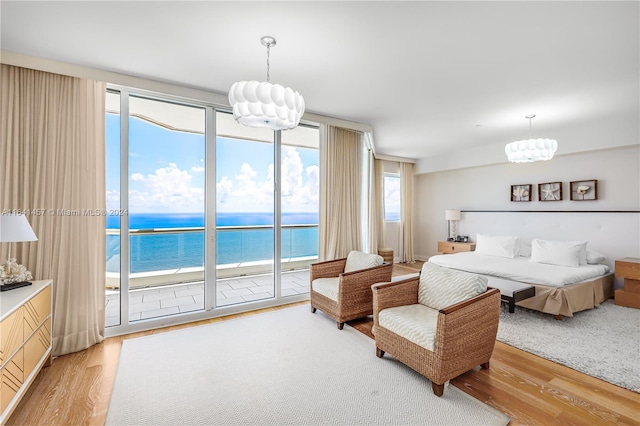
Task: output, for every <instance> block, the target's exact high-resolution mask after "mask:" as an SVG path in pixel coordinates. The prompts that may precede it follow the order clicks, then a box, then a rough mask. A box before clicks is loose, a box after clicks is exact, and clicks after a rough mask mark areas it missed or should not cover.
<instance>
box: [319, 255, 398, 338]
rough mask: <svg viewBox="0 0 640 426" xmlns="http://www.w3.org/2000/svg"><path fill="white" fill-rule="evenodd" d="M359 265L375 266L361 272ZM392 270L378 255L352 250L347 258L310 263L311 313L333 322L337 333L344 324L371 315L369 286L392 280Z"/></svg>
mask: <svg viewBox="0 0 640 426" xmlns="http://www.w3.org/2000/svg"><path fill="white" fill-rule="evenodd" d="M358 265H359V266H363V265H376V266H370V267H367V268H364V269H360V268H359V267H358ZM345 268H346V272H345ZM354 268H356V269H355V270H354ZM392 269H393V265H391V264H390V263H384V262H383V260H382V257H381V256H378V255H370V254H365V253H361V252H354V251H352V252H351V253H349V256H348V257H347V258H343V259H336V260H328V261H325V262H318V263H314V264H312V265H311V274H310V275H311V277H310V302H311V312H313V313H315V311H316V309H320V310H321V311H322V312H324V313H325V314H327V315H328V316H329V317H331V318H333V319H334V320H336V322H337V324H338V329H339V330H342V328H343V326H344V323H345V322H346V321H349V320H352V319H356V318H363V317H366V316H367V315H371V314H372V313H373V307H372V292H371V286H372V285H373V284H375V283H379V282H386V281H391V271H392Z"/></svg>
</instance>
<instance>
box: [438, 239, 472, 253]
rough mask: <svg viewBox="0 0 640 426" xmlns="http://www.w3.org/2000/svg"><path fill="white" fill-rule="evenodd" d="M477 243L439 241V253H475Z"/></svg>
mask: <svg viewBox="0 0 640 426" xmlns="http://www.w3.org/2000/svg"><path fill="white" fill-rule="evenodd" d="M475 249H476V243H456V242H453V241H438V251H439V252H440V253H442V254H453V253H460V252H463V251H475Z"/></svg>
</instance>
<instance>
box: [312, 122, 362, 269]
mask: <svg viewBox="0 0 640 426" xmlns="http://www.w3.org/2000/svg"><path fill="white" fill-rule="evenodd" d="M362 138H363V136H362V133H361V132H358V131H354V130H349V129H343V128H340V127H334V126H329V125H322V126H320V218H319V219H320V220H319V222H320V223H319V240H320V241H319V244H320V247H319V252H318V258H319V260H321V261H322V260H329V259H338V258H343V257H346V256H347V254H349V252H350V251H351V250H362V247H361V245H362V238H361V231H360V228H361V226H362V222H361V219H360V215H361V211H360V208H361V195H362V192H361V191H362V190H361V188H362V143H363V140H362Z"/></svg>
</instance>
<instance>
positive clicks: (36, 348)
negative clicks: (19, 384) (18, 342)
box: [24, 318, 51, 377]
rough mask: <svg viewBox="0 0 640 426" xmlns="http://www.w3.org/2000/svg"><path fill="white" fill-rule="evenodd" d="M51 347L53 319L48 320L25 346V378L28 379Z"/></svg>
mask: <svg viewBox="0 0 640 426" xmlns="http://www.w3.org/2000/svg"><path fill="white" fill-rule="evenodd" d="M50 345H51V319H49V318H47V319H46V320H45V322H44V324H42V325H41V326H40V328H38V330H36V332H35V333H33V335H32V336H31V338H30V339H29V340H27V343H25V344H24V376H25V377H27V376H29V374H31V372H32V371H33V369H34V368H35V367H36V365H37V364H38V362H40V360H41V359H42V356H43V355H44V354H45V353H46V352H47V349H49V347H50Z"/></svg>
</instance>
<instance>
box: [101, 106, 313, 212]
mask: <svg viewBox="0 0 640 426" xmlns="http://www.w3.org/2000/svg"><path fill="white" fill-rule="evenodd" d="M119 129H120V125H119V116H118V115H114V114H107V207H108V208H110V209H112V208H118V207H119V185H120V184H119V174H120V168H119V156H120V146H119V143H120V142H119V140H120V139H119V132H120V130H119ZM129 132H130V138H129V213H151V212H153V213H188V212H201V211H203V210H204V202H205V199H204V194H205V191H204V183H205V173H204V172H205V168H204V166H205V164H204V159H205V145H204V135H203V134H196V133H188V132H177V131H171V130H167V129H165V128H163V127H160V126H157V125H155V124H152V123H149V122H147V121H145V120H141V119H138V118H131V120H130V125H129ZM216 144H217V164H216V169H217V170H216V175H217V176H216V187H217V194H218V196H217V200H216V209H217V210H218V211H220V212H269V211H272V209H273V195H272V194H273V192H272V191H273V147H272V145H271V144H268V143H261V142H252V141H243V140H238V139H228V138H217V142H216ZM282 166H283V167H282V185H281V188H282V192H283V197H282V205H283V208H282V210H283V212H317V211H318V151H317V150H312V149H306V148H294V147H287V146H284V147H283V148H282Z"/></svg>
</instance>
